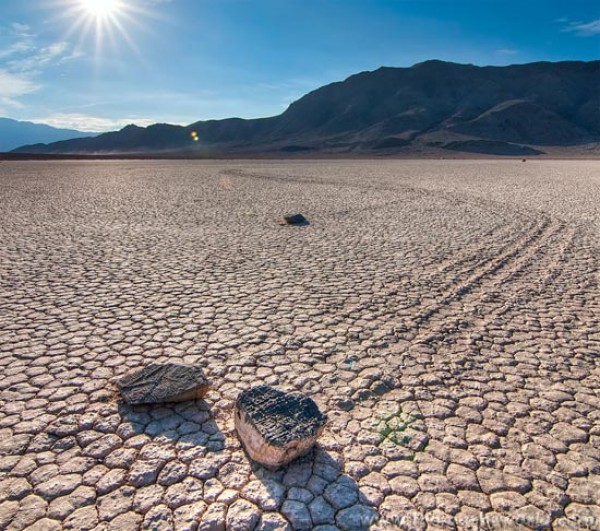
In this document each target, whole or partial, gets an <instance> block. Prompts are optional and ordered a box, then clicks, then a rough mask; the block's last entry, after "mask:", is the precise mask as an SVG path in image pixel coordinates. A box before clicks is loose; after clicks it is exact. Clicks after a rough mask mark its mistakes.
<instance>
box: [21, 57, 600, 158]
mask: <svg viewBox="0 0 600 531" xmlns="http://www.w3.org/2000/svg"><path fill="white" fill-rule="evenodd" d="M598 142H600V61H590V62H582V61H566V62H556V63H550V62H539V63H529V64H522V65H511V66H503V67H495V66H486V67H479V66H474V65H465V64H457V63H448V62H443V61H436V60H432V61H426V62H424V63H419V64H416V65H414V66H412V67H409V68H392V67H382V68H379V69H378V70H375V71H370V72H361V73H359V74H356V75H353V76H351V77H349V78H348V79H346V80H345V81H341V82H336V83H331V84H329V85H326V86H324V87H321V88H319V89H317V90H314V91H312V92H310V93H308V94H306V95H305V96H303V97H302V98H300V99H299V100H297V101H296V102H294V103H292V104H291V105H290V106H289V107H288V108H287V109H286V110H285V112H283V113H282V114H280V115H278V116H273V117H270V118H260V119H251V120H244V119H240V118H230V119H224V120H209V121H199V122H195V123H192V124H190V125H188V126H177V125H169V124H155V125H151V126H149V127H137V126H134V125H130V126H127V127H125V128H124V129H122V130H120V131H116V132H111V133H105V134H102V135H99V136H97V137H94V138H78V139H73V140H66V141H60V142H54V143H50V144H37V145H28V146H24V147H22V148H19V149H18V150H16V152H17V153H32V154H33V153H38V154H40V153H44V154H46V153H53V154H118V153H123V154H124V153H137V154H144V153H166V152H169V153H172V152H175V153H183V154H198V155H211V154H220V153H264V152H280V153H318V152H329V153H390V152H391V153H394V152H402V151H408V152H411V151H427V150H428V149H429V150H440V149H442V150H453V151H463V152H464V151H467V152H468V151H471V152H475V153H493V154H507V155H533V154H537V153H542V152H544V151H545V150H548V149H550V148H552V147H555V146H570V147H573V146H581V145H589V144H595V143H598Z"/></svg>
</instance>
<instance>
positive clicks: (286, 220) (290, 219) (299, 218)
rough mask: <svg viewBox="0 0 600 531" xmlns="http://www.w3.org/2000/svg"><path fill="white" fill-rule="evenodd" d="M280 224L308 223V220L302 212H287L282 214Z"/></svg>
mask: <svg viewBox="0 0 600 531" xmlns="http://www.w3.org/2000/svg"><path fill="white" fill-rule="evenodd" d="M280 225H308V220H307V219H306V218H305V217H304V216H303V215H302V214H289V215H287V216H283V221H282V222H281V223H280Z"/></svg>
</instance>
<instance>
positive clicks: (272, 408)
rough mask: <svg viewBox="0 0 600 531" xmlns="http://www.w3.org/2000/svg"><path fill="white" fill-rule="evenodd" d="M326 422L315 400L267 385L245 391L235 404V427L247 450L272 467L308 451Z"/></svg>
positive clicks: (251, 455) (252, 455) (254, 457)
mask: <svg viewBox="0 0 600 531" xmlns="http://www.w3.org/2000/svg"><path fill="white" fill-rule="evenodd" d="M326 422H327V417H326V416H325V415H324V414H323V413H321V411H319V408H318V407H317V404H315V402H314V401H313V400H312V399H310V398H308V397H306V396H303V395H301V394H292V393H285V392H283V391H280V390H278V389H274V388H273V387H269V386H267V385H260V386H258V387H253V388H252V389H249V390H247V391H244V392H243V393H242V394H241V395H240V396H239V397H238V399H237V402H236V405H235V427H236V430H237V432H238V435H239V437H240V439H241V441H242V444H243V445H244V447H245V449H246V451H247V452H248V454H249V455H250V457H251V458H252V459H253V460H255V461H257V462H259V463H261V464H263V465H265V466H268V467H272V468H275V467H278V466H281V465H284V464H286V463H289V462H290V461H292V460H293V459H295V458H296V457H299V456H300V455H303V454H305V453H306V452H308V451H309V450H310V448H311V447H312V446H313V445H314V443H315V442H316V440H317V438H318V437H319V436H320V435H321V433H322V432H323V429H324V427H325V423H326Z"/></svg>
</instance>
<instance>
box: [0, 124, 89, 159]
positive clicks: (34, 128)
mask: <svg viewBox="0 0 600 531" xmlns="http://www.w3.org/2000/svg"><path fill="white" fill-rule="evenodd" d="M97 134H98V133H85V132H82V131H76V130H74V129H57V128H56V127H51V126H49V125H44V124H36V123H33V122H21V121H18V120H12V119H10V118H0V152H3V151H10V150H12V149H15V148H17V147H19V146H22V145H23V144H26V143H27V144H31V143H38V142H43V143H50V142H58V141H59V140H69V139H73V138H80V137H89V136H95V135H97Z"/></svg>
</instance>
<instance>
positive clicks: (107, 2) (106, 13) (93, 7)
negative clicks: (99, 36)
mask: <svg viewBox="0 0 600 531" xmlns="http://www.w3.org/2000/svg"><path fill="white" fill-rule="evenodd" d="M81 4H82V5H81V7H82V8H83V10H84V11H85V12H86V13H87V14H88V15H90V16H92V17H94V18H99V19H101V18H107V17H111V16H114V15H116V14H118V12H119V11H120V9H121V8H122V7H123V6H122V5H121V3H120V2H119V0H81Z"/></svg>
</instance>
